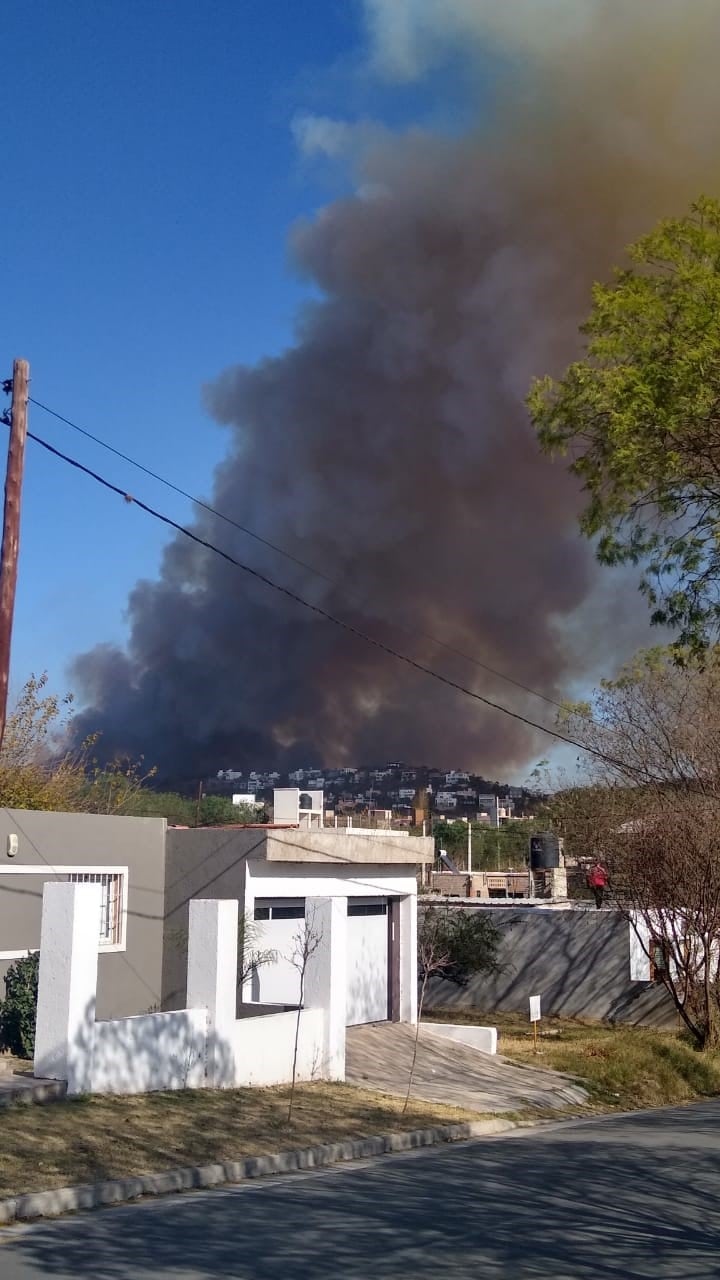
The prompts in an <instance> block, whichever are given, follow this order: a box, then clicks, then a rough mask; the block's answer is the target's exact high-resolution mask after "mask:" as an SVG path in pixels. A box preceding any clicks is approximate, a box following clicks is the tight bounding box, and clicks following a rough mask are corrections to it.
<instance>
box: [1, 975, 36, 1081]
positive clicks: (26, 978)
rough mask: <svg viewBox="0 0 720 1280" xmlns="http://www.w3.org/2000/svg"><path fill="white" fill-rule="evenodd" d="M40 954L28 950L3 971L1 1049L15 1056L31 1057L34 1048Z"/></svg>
mask: <svg viewBox="0 0 720 1280" xmlns="http://www.w3.org/2000/svg"><path fill="white" fill-rule="evenodd" d="M39 961H40V953H39V952H37V951H32V952H28V954H27V955H26V956H22V958H21V959H20V960H15V961H14V962H13V964H11V965H10V968H9V969H8V971H7V973H6V974H5V999H4V1000H0V1049H5V1050H6V1051H7V1052H8V1053H14V1054H15V1055H16V1056H17V1057H18V1058H32V1056H33V1052H34V1050H35V1022H36V1019H37V998H38V972H39Z"/></svg>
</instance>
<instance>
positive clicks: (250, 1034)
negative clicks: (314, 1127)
mask: <svg viewBox="0 0 720 1280" xmlns="http://www.w3.org/2000/svg"><path fill="white" fill-rule="evenodd" d="M324 1019H325V1015H324V1013H323V1010H322V1009H303V1010H302V1012H301V1014H300V1034H299V1037H298V1059H297V1079H298V1080H323V1079H327V1072H326V1071H325V1070H324V1067H323V1060H324V1051H323V1034H324ZM296 1022H297V1013H296V1012H295V1011H293V1012H292V1013H274V1014H272V1015H271V1016H270V1017H264V1018H263V1017H261V1018H242V1019H241V1020H240V1021H238V1022H236V1023H235V1028H234V1031H233V1048H234V1053H235V1061H236V1063H237V1068H236V1075H235V1083H236V1085H237V1086H238V1087H240V1086H244V1085H271V1084H284V1083H285V1082H286V1081H288V1080H291V1079H292V1062H293V1049H294V1044H295V1026H296Z"/></svg>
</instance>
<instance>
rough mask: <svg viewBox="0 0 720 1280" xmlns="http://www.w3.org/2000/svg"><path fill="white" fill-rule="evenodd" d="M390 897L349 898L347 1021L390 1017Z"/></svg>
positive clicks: (348, 1022) (353, 1022)
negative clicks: (388, 899) (388, 911)
mask: <svg viewBox="0 0 720 1280" xmlns="http://www.w3.org/2000/svg"><path fill="white" fill-rule="evenodd" d="M387 910H388V907H387V899H386V898H349V899H348V922H347V944H348V952H347V1024H348V1026H355V1024H356V1023H358V1022H385V1021H386V1019H387V1016H388V916H387Z"/></svg>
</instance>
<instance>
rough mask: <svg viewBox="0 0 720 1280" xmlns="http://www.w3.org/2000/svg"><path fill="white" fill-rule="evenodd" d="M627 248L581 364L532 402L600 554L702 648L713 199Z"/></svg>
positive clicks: (718, 304)
mask: <svg viewBox="0 0 720 1280" xmlns="http://www.w3.org/2000/svg"><path fill="white" fill-rule="evenodd" d="M628 252H629V257H630V263H631V265H630V266H629V267H628V268H626V269H624V270H618V271H616V273H615V276H614V279H613V280H612V282H611V283H610V284H607V285H602V284H597V285H596V286H595V288H594V291H593V306H592V311H591V314H590V318H589V320H588V321H587V323H586V324H585V325H584V326H583V327H582V332H583V333H584V334H585V336H586V339H587V342H586V350H585V355H584V358H583V359H581V360H579V361H577V362H576V363H574V364H572V365H570V367H569V368H568V369H567V370H566V372H565V374H564V376H563V377H562V378H561V379H560V380H559V381H554V380H553V379H552V378H549V377H545V378H541V379H539V380H536V381H535V382H534V383H533V385H532V387H531V390H530V394H529V397H528V405H529V409H530V414H531V417H532V420H533V423H534V425H535V428H536V430H537V432H538V436H539V440H540V444H541V446H542V448H543V449H544V450H545V451H546V452H549V453H556V452H561V453H569V454H570V456H571V459H572V460H571V463H570V470H571V471H572V472H574V474H575V475H576V476H578V477H579V478H580V480H581V481H582V484H583V487H584V490H585V493H586V494H587V498H588V501H587V505H586V507H585V510H584V512H583V513H582V516H581V528H582V531H583V532H584V533H585V534H586V535H587V536H588V537H590V538H593V539H595V540H596V547H597V555H598V558H599V559H600V560H601V561H602V562H603V563H605V564H633V565H638V566H641V568H642V578H641V590H642V591H643V592H644V594H645V596H646V598H647V600H648V603H649V605H650V607H651V609H652V620H653V622H655V623H661V624H668V625H670V626H671V627H673V628H674V629H675V630H676V631H677V632H678V646H679V647H682V646H689V647H690V648H691V649H692V650H695V651H697V650H700V649H704V648H705V647H706V646H707V644H708V643H709V642H710V641H711V639H712V638H713V637H714V636H715V635H716V634H717V633H718V630H719V629H720V202H718V201H717V200H711V199H707V198H701V199H700V200H698V201H697V202H696V203H695V204H693V205H692V207H691V210H690V212H689V214H688V215H687V216H685V217H682V218H677V219H672V220H667V221H663V222H661V223H660V224H659V225H658V226H657V228H656V229H655V230H654V231H652V232H651V233H650V234H649V235H646V236H644V237H643V238H642V239H640V240H639V241H637V243H636V244H634V245H632V246H631V247H630V249H629V251H628Z"/></svg>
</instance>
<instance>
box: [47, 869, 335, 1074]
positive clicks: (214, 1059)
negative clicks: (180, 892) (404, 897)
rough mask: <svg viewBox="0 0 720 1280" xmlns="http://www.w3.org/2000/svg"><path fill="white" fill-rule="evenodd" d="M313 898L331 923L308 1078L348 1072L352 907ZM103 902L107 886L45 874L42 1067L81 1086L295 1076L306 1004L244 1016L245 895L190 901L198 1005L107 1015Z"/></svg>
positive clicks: (325, 935)
mask: <svg viewBox="0 0 720 1280" xmlns="http://www.w3.org/2000/svg"><path fill="white" fill-rule="evenodd" d="M311 905H312V908H313V911H314V913H316V914H317V917H318V919H319V920H320V921H321V923H322V946H321V947H319V948H318V949H317V951H316V952H315V953H314V954H313V955H312V956H311V957H310V959H309V962H308V967H307V974H306V983H307V986H306V1000H305V1006H306V1007H305V1008H304V1009H303V1010H302V1011H301V1014H300V1025H299V1039H298V1059H297V1079H298V1080H316V1079H344V1075H345V975H344V967H343V957H344V954H345V948H346V945H347V942H346V935H345V922H346V915H345V911H344V909H343V908H342V906H341V904H340V903H335V902H333V901H332V900H330V899H327V898H321V899H316V900H314V901H313V900H311ZM99 907H100V887H99V886H98V885H92V884H91V885H88V884H72V883H61V882H49V883H47V884H46V885H45V888H44V896H43V917H42V932H41V939H40V954H41V961H40V978H39V993H38V1015H37V1030H36V1040H35V1062H34V1072H35V1075H36V1076H39V1077H43V1078H49V1079H56V1080H66V1081H67V1083H68V1093H69V1094H78V1093H125V1094H127V1093H143V1092H146V1091H147V1090H152V1089H182V1088H189V1087H196V1088H200V1087H203V1086H206V1087H207V1086H210V1087H215V1088H232V1087H237V1086H239V1085H250V1084H280V1083H284V1082H287V1081H289V1080H290V1079H291V1076H292V1064H293V1055H294V1043H295V1031H296V1027H297V1017H296V1015H295V1014H292V1013H290V1014H269V1015H265V1016H263V1017H257V1018H250V1019H240V1020H236V1018H235V996H236V992H235V975H236V972H237V938H238V903H237V901H235V900H233V899H222V900H218V901H213V900H202V899H194V900H193V901H192V902H191V904H190V917H189V938H188V982H187V991H188V1008H187V1009H183V1010H178V1011H174V1012H171V1013H157V1014H146V1015H140V1016H138V1017H130V1018H121V1019H113V1020H112V1021H106V1022H96V1020H95V995H96V984H97V951H98V938H97V920H98V911H99ZM334 960H337V961H338V963H335V964H334V963H333V961H334Z"/></svg>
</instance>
